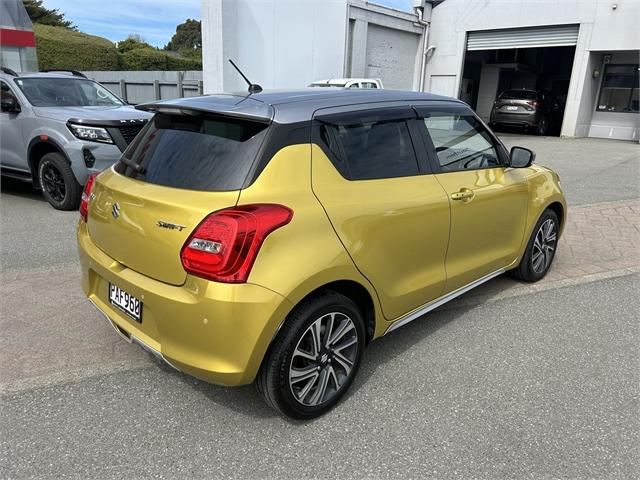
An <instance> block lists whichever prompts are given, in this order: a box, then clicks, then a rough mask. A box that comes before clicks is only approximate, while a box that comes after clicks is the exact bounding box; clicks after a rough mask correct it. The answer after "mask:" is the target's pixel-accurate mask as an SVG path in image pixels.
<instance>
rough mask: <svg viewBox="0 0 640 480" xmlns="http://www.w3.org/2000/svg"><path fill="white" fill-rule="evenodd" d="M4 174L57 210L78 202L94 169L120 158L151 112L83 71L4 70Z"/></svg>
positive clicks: (0, 160)
mask: <svg viewBox="0 0 640 480" xmlns="http://www.w3.org/2000/svg"><path fill="white" fill-rule="evenodd" d="M0 87H1V98H0V99H1V111H0V142H1V143H0V167H1V168H2V175H3V176H8V177H13V178H18V179H21V180H25V181H29V182H33V185H34V187H35V188H40V189H42V193H43V195H44V197H45V198H46V199H47V200H48V202H49V203H50V204H51V205H52V206H53V207H54V208H56V209H59V210H74V209H76V208H78V205H79V203H80V197H81V195H82V189H83V186H84V184H85V182H86V181H87V178H89V175H90V174H91V173H94V172H100V171H102V170H104V169H105V168H107V167H109V166H110V165H111V164H113V163H114V162H115V161H116V160H118V159H119V158H120V156H121V155H122V152H123V151H124V149H125V148H126V147H127V145H128V144H129V143H130V142H131V141H132V140H133V139H134V137H135V136H136V135H137V134H138V132H139V131H140V130H141V129H142V127H143V126H144V125H145V124H146V122H147V121H148V119H149V118H150V117H151V115H150V114H149V113H146V112H142V111H139V110H136V109H135V108H133V107H132V106H129V105H127V103H126V102H124V101H123V100H121V99H120V98H118V97H117V96H115V95H114V94H113V93H111V92H110V91H109V90H107V89H106V88H105V87H103V86H102V85H100V84H99V83H96V82H94V81H92V80H89V79H87V78H86V77H85V76H84V75H83V74H82V73H80V72H76V71H55V72H38V73H21V74H17V73H16V72H14V71H12V70H10V69H7V68H2V70H1V71H0Z"/></svg>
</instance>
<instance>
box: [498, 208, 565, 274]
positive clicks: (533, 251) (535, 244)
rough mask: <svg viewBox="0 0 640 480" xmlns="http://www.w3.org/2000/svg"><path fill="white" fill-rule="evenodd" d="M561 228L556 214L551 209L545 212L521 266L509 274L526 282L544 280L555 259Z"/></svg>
mask: <svg viewBox="0 0 640 480" xmlns="http://www.w3.org/2000/svg"><path fill="white" fill-rule="evenodd" d="M559 228H560V222H559V221H558V216H557V215H556V213H555V212H554V211H553V210H551V209H547V210H545V211H544V212H543V213H542V215H541V216H540V218H539V219H538V221H537V222H536V226H535V227H534V229H533V232H532V233H531V238H529V242H528V243H527V248H526V250H525V252H524V255H523V256H522V260H521V261H520V264H519V265H518V266H517V267H516V268H515V269H513V270H511V271H510V272H509V273H511V275H512V276H513V277H515V278H517V279H518V280H522V281H524V282H537V281H538V280H540V279H542V278H543V277H544V276H545V275H546V274H547V272H548V271H549V269H550V268H551V264H552V263H553V259H554V258H555V254H556V250H557V247H558V232H559Z"/></svg>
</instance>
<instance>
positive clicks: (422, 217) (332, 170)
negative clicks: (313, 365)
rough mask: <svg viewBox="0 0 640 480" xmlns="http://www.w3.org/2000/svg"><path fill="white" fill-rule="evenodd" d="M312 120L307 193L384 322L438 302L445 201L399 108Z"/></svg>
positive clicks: (406, 113)
mask: <svg viewBox="0 0 640 480" xmlns="http://www.w3.org/2000/svg"><path fill="white" fill-rule="evenodd" d="M331 112H332V110H320V111H319V112H318V113H317V115H316V117H315V119H314V126H313V132H314V146H313V149H312V178H313V190H314V192H315V194H316V196H317V197H318V199H319V200H320V202H321V203H322V205H323V207H324V208H325V210H326V212H327V215H328V217H329V219H330V221H331V223H332V225H333V227H334V229H335V231H336V233H337V234H338V236H339V238H340V240H341V241H342V243H343V244H344V246H345V248H346V250H347V251H348V253H349V255H350V256H351V258H352V259H353V261H354V263H355V265H356V267H357V268H358V269H359V270H360V272H362V274H363V275H364V276H365V277H366V278H367V279H368V280H369V281H370V282H371V284H372V285H373V286H374V288H375V289H376V292H377V294H378V297H379V299H380V303H381V306H382V310H383V313H384V315H385V317H386V318H387V319H395V318H398V317H400V316H401V315H403V314H405V313H407V312H409V311H411V310H413V309H415V308H417V307H419V306H421V305H423V304H425V303H427V302H429V301H430V300H433V299H434V298H437V297H438V296H440V295H441V294H442V292H443V289H444V284H445V281H446V277H445V269H444V260H445V254H446V249H447V242H448V236H449V201H448V198H447V196H446V194H445V192H444V190H443V189H442V187H441V186H440V184H439V183H438V181H437V180H436V179H435V177H434V175H432V174H431V172H430V171H429V163H428V161H427V159H426V156H425V155H426V152H425V149H424V146H423V143H422V142H423V140H422V139H421V135H420V133H419V131H418V130H417V125H416V123H417V118H416V115H415V112H414V111H413V110H412V109H411V108H409V107H408V106H406V105H404V106H402V107H399V106H398V107H390V106H387V107H385V108H382V109H375V108H374V109H372V108H371V107H369V109H366V110H360V111H355V112H353V111H352V112H349V113H337V114H336V113H331Z"/></svg>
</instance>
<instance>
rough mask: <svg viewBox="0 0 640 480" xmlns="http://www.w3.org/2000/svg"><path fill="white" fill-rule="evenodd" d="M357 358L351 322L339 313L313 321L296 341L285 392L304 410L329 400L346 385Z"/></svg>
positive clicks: (328, 314)
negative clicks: (303, 406) (305, 407)
mask: <svg viewBox="0 0 640 480" xmlns="http://www.w3.org/2000/svg"><path fill="white" fill-rule="evenodd" d="M357 354H358V334H357V330H356V327H355V324H354V323H353V320H352V319H351V318H350V317H349V316H348V315H346V314H344V313H341V312H331V313H327V314H325V315H323V316H321V317H320V318H318V319H317V320H315V321H314V322H313V323H312V324H311V325H310V326H309V327H308V328H307V329H306V330H305V331H304V333H303V334H302V336H301V337H300V340H299V341H298V343H297V345H296V348H295V350H294V351H293V355H292V357H291V363H290V366H289V388H290V389H291V393H292V394H293V397H294V398H295V399H296V401H298V402H299V403H301V404H302V405H305V406H311V407H313V406H318V405H321V404H323V403H326V402H328V401H330V400H331V399H333V398H334V397H335V396H336V395H337V394H338V392H339V391H340V390H341V389H342V388H343V387H344V385H345V384H346V383H347V380H348V379H349V377H350V376H351V374H352V372H353V368H354V365H355V363H356V358H357Z"/></svg>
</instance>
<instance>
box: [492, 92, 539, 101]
mask: <svg viewBox="0 0 640 480" xmlns="http://www.w3.org/2000/svg"><path fill="white" fill-rule="evenodd" d="M537 97H538V94H537V93H536V92H534V91H533V90H507V91H506V92H502V95H500V99H501V100H535V99H536V98H537Z"/></svg>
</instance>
